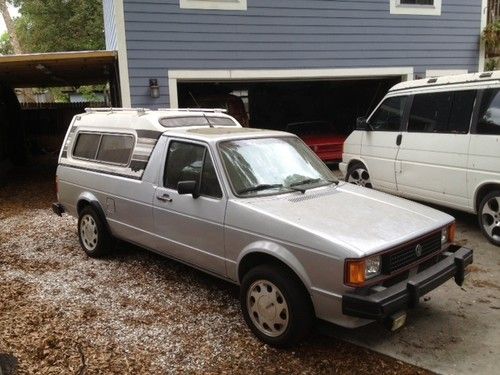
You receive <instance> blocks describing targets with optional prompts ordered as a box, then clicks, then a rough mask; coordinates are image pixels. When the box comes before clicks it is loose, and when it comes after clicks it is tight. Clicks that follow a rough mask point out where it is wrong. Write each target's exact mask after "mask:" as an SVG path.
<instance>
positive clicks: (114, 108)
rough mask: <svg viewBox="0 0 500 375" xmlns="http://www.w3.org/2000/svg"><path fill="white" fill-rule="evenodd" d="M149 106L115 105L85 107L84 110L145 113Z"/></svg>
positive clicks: (88, 111) (92, 111) (91, 111)
mask: <svg viewBox="0 0 500 375" xmlns="http://www.w3.org/2000/svg"><path fill="white" fill-rule="evenodd" d="M149 110H150V109H149V108H116V107H103V108H85V112H87V113H95V112H137V113H141V114H142V113H145V112H146V111H149Z"/></svg>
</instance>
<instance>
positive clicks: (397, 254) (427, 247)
mask: <svg viewBox="0 0 500 375" xmlns="http://www.w3.org/2000/svg"><path fill="white" fill-rule="evenodd" d="M417 245H422V248H421V253H420V254H417V251H416V247H417ZM440 249H441V233H440V232H438V233H435V234H433V235H431V236H428V237H425V238H423V239H422V240H421V241H414V242H412V243H411V244H408V245H405V246H403V247H402V248H401V249H399V250H395V251H394V252H390V253H389V254H385V255H382V271H383V273H385V274H392V273H393V272H396V271H398V270H400V269H402V268H405V267H406V266H409V265H411V264H412V263H416V262H418V260H420V259H424V258H425V257H427V256H428V255H431V254H433V253H435V252H437V251H439V250H440Z"/></svg>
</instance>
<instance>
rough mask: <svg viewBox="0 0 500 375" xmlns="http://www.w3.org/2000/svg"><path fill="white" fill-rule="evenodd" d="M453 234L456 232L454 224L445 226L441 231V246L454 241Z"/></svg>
mask: <svg viewBox="0 0 500 375" xmlns="http://www.w3.org/2000/svg"><path fill="white" fill-rule="evenodd" d="M455 232H456V225H455V223H453V224H451V225H449V226H447V227H446V228H443V229H442V230H441V245H444V244H445V243H448V242H453V241H455Z"/></svg>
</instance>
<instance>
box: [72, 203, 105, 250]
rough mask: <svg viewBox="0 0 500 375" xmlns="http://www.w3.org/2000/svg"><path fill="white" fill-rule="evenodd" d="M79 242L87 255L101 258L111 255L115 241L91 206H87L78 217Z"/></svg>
mask: <svg viewBox="0 0 500 375" xmlns="http://www.w3.org/2000/svg"><path fill="white" fill-rule="evenodd" d="M78 240H79V241H80V246H81V247H82V249H83V251H85V253H86V254H87V255H88V256H90V257H92V258H99V257H102V256H105V255H107V254H109V253H110V251H111V249H112V246H113V240H112V237H111V235H110V234H109V232H108V229H107V228H106V225H105V223H104V221H103V220H102V219H101V217H100V216H99V214H98V213H97V212H96V210H95V209H94V208H92V207H91V206H86V207H84V208H83V209H82V211H81V212H80V215H79V217H78Z"/></svg>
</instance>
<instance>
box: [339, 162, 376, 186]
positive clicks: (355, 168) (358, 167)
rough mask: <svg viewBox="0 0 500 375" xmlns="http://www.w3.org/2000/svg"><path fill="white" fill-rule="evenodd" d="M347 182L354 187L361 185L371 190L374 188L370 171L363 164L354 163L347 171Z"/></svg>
mask: <svg viewBox="0 0 500 375" xmlns="http://www.w3.org/2000/svg"><path fill="white" fill-rule="evenodd" d="M345 180H346V181H347V182H350V183H351V184H354V185H359V186H363V187H366V188H370V189H371V188H372V187H373V186H372V183H371V181H370V175H369V174H368V170H367V169H366V167H365V165H364V164H363V163H359V162H358V163H353V164H352V165H351V166H350V167H349V169H348V170H347V175H346V177H345Z"/></svg>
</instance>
